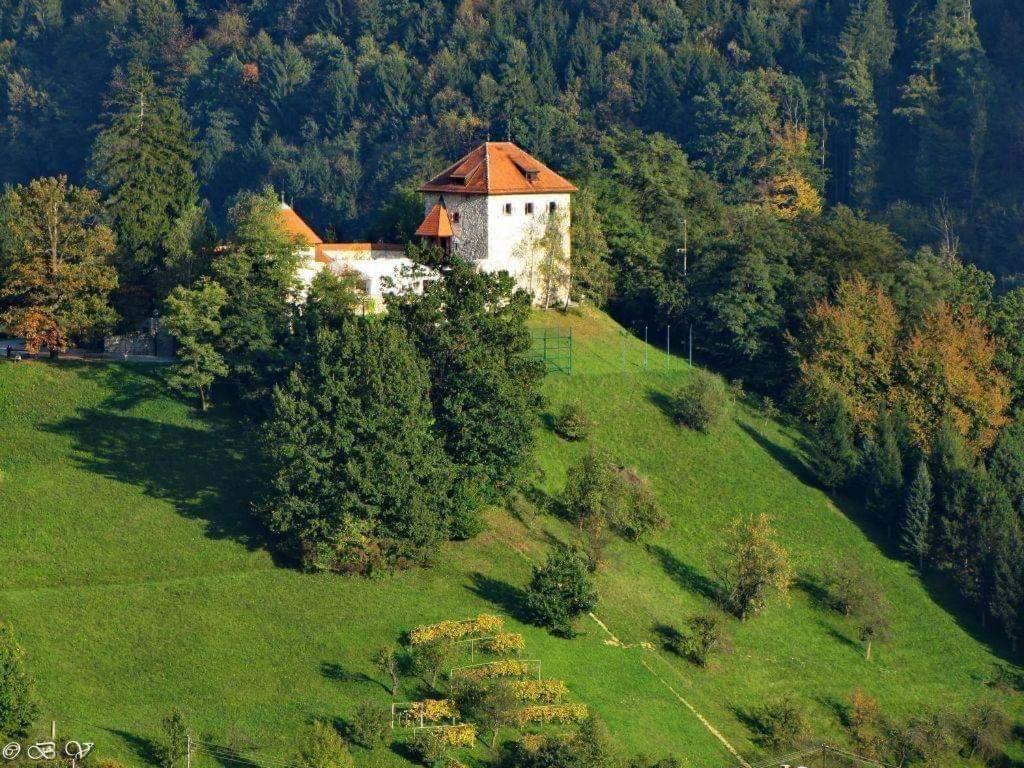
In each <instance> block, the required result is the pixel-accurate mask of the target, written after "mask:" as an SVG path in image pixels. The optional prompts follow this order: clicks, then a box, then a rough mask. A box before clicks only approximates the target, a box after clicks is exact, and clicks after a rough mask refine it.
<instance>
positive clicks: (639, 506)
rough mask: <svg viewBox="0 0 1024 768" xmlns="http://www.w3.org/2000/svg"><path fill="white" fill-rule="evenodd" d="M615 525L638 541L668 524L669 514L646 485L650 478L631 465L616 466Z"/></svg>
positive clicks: (625, 535)
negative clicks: (662, 508) (667, 514)
mask: <svg viewBox="0 0 1024 768" xmlns="http://www.w3.org/2000/svg"><path fill="white" fill-rule="evenodd" d="M613 477H614V480H613V483H612V495H613V498H614V499H615V503H614V504H613V506H612V515H611V525H612V528H613V529H614V530H615V532H616V533H618V534H619V535H620V536H622V537H623V538H625V539H629V540H630V541H639V540H640V539H642V538H643V537H644V536H646V535H647V534H648V533H650V532H651V531H654V530H657V529H658V528H664V527H665V526H666V525H668V517H667V516H666V515H665V513H664V512H663V511H662V510H661V506H660V505H659V504H658V500H657V499H656V498H655V497H654V493H653V492H652V491H651V489H650V488H649V487H648V485H647V478H645V477H644V476H643V475H641V474H640V473H639V472H637V470H635V469H633V468H632V467H617V468H615V470H614V475H613Z"/></svg>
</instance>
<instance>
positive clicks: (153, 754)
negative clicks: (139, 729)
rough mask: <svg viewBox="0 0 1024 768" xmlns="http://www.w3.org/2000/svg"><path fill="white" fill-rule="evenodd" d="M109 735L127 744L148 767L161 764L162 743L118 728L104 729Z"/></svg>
mask: <svg viewBox="0 0 1024 768" xmlns="http://www.w3.org/2000/svg"><path fill="white" fill-rule="evenodd" d="M103 730H105V731H106V732H107V733H112V734H113V735H114V736H117V737H118V738H119V739H121V741H123V742H124V743H125V744H127V745H128V746H129V747H130V748H131V750H132V752H134V753H135V755H136V756H137V757H138V758H139V759H140V760H141V761H142V762H143V763H145V764H147V765H158V764H159V763H160V751H161V747H160V743H159V742H157V741H156V740H155V739H151V738H149V737H147V736H139V735H138V734H137V733H131V732H130V731H122V730H119V729H117V728H104V729H103Z"/></svg>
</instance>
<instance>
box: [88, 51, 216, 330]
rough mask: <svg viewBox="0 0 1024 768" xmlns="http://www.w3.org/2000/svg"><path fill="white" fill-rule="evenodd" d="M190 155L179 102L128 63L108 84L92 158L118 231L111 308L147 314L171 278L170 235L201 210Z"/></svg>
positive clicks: (131, 316)
mask: <svg viewBox="0 0 1024 768" xmlns="http://www.w3.org/2000/svg"><path fill="white" fill-rule="evenodd" d="M195 159H196V153H195V149H194V148H193V146H192V131H191V128H190V127H189V123H188V118H187V117H186V115H185V112H184V110H183V109H182V108H181V105H180V104H179V103H178V101H177V99H176V98H175V97H174V96H173V95H171V94H170V93H168V92H167V91H165V90H164V89H161V88H159V87H158V86H157V84H156V82H155V80H154V77H153V74H152V73H151V72H150V71H148V70H147V69H145V68H143V67H141V66H140V65H137V64H132V65H130V66H129V68H128V71H127V73H125V74H123V75H121V76H119V77H118V78H117V79H115V81H114V83H113V92H112V95H111V97H110V101H109V104H108V111H107V113H106V114H105V115H104V118H103V128H102V129H101V130H100V132H99V134H98V135H97V136H96V141H95V144H94V145H93V149H92V157H91V161H90V176H91V178H92V179H93V180H94V181H95V182H96V184H97V185H98V186H99V187H100V189H102V190H103V192H104V193H105V194H106V195H107V201H106V202H107V207H108V208H109V210H110V212H111V215H112V218H113V223H114V230H115V231H116V232H117V237H118V253H117V255H118V259H117V262H118V270H119V272H120V275H121V284H120V290H119V291H118V295H117V305H118V307H119V309H120V310H121V312H122V314H123V315H124V316H125V319H126V320H127V321H130V322H132V321H137V320H138V319H140V318H142V317H145V316H147V315H148V314H149V313H150V311H152V309H153V306H154V304H155V302H157V301H159V300H160V299H161V298H163V296H165V295H166V293H167V291H169V290H170V288H171V287H172V286H173V285H174V284H175V283H176V282H177V278H178V275H177V274H175V272H176V270H175V266H176V265H175V259H174V258H172V256H178V254H176V253H175V251H176V250H178V247H176V241H175V237H176V236H177V235H178V230H179V229H180V228H181V227H182V226H183V222H188V221H190V220H191V219H194V218H195V217H196V216H197V215H198V213H199V206H198V195H199V184H198V181H197V180H196V175H195V171H194V168H193V166H194V163H195ZM179 258H180V256H179Z"/></svg>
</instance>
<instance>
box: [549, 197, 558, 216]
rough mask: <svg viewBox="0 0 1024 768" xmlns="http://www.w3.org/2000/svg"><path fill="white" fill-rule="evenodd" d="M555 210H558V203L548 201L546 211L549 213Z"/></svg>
mask: <svg viewBox="0 0 1024 768" xmlns="http://www.w3.org/2000/svg"><path fill="white" fill-rule="evenodd" d="M557 210H558V203H556V202H555V201H554V200H552V201H551V202H550V203H548V212H549V213H554V212H555V211H557Z"/></svg>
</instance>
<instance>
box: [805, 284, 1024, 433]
mask: <svg viewBox="0 0 1024 768" xmlns="http://www.w3.org/2000/svg"><path fill="white" fill-rule="evenodd" d="M793 347H794V351H795V354H796V356H797V361H798V366H799V370H800V385H799V387H800V393H801V397H802V407H803V410H804V413H805V415H806V417H807V418H808V420H809V421H811V422H812V423H814V422H815V421H816V416H817V414H820V413H823V412H825V410H826V409H825V405H826V403H827V402H828V399H829V398H830V397H834V396H835V393H838V394H839V395H840V396H841V397H842V398H843V401H844V403H845V404H847V405H848V407H849V410H850V416H851V418H852V419H853V422H854V425H855V427H856V429H857V430H858V431H859V432H860V433H864V432H866V431H867V429H868V428H869V425H871V424H873V423H874V422H875V420H876V417H877V415H878V412H879V409H880V408H882V407H883V406H885V407H888V408H891V407H897V406H899V407H900V409H901V411H902V412H903V413H905V414H906V418H907V421H908V425H909V427H910V429H911V431H912V432H913V434H914V436H915V438H916V440H917V441H918V443H919V444H920V445H922V446H927V445H929V444H930V443H931V440H932V438H933V437H934V435H935V434H936V432H937V431H938V429H939V426H940V425H941V424H942V422H943V420H944V419H947V418H948V419H949V420H950V423H951V424H952V425H953V426H954V428H955V429H956V431H957V432H958V433H959V434H960V435H961V436H962V437H963V438H964V439H965V440H966V441H967V442H968V443H969V444H970V445H971V446H972V447H974V448H975V449H976V450H981V449H984V448H987V447H988V446H990V445H992V443H993V441H994V440H995V437H996V434H997V432H998V431H999V428H1000V427H1001V426H1002V425H1004V424H1005V423H1006V422H1007V411H1008V409H1009V407H1010V401H1011V396H1010V382H1009V380H1008V379H1007V378H1006V377H1005V376H1004V375H1003V374H1002V373H1001V372H1000V371H999V368H998V366H997V365H996V351H997V350H996V345H995V342H994V340H993V338H992V335H991V333H990V332H989V330H988V328H987V327H986V326H985V325H984V323H982V322H981V320H980V319H979V318H977V317H976V316H975V315H974V314H973V313H972V311H971V310H970V308H968V307H958V308H955V309H954V308H952V307H950V306H948V305H946V304H944V303H939V304H937V305H936V306H935V307H933V308H932V309H931V310H929V311H928V312H926V313H925V314H924V316H923V317H922V319H921V321H920V322H918V323H916V324H915V325H914V326H913V327H909V328H905V327H904V323H903V322H902V321H901V318H900V316H899V313H898V312H897V310H896V308H895V306H894V305H893V303H892V301H891V300H890V299H889V298H888V297H887V296H886V295H885V293H884V292H883V291H882V290H881V289H880V288H878V287H876V286H873V285H872V284H871V283H870V282H869V281H868V280H866V279H865V278H863V277H862V276H861V275H858V274H854V275H853V276H851V277H850V278H847V279H845V280H843V281H841V282H840V284H839V286H838V288H837V291H836V297H835V299H834V300H833V301H829V300H821V301H819V302H817V303H816V304H815V305H814V306H813V307H812V308H811V309H810V311H809V312H808V314H807V318H806V321H805V324H804V329H803V331H802V333H801V334H800V337H799V338H798V339H795V340H793Z"/></svg>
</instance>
